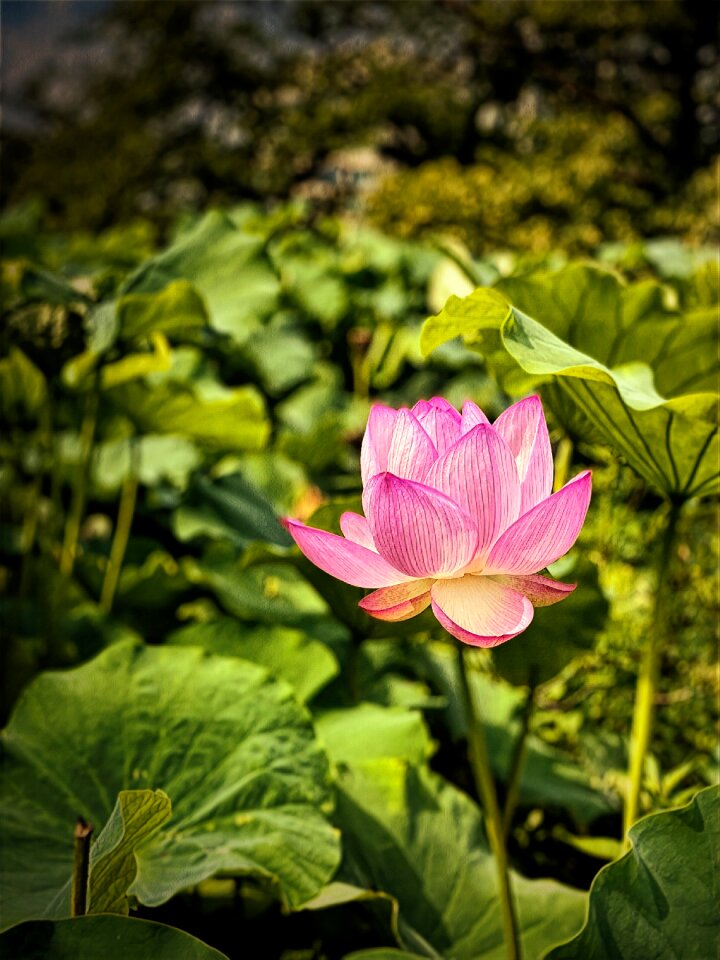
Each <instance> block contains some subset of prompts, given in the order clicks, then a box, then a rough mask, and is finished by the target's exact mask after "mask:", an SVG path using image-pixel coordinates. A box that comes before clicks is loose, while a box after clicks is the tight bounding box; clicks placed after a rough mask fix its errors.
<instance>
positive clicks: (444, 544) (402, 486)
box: [363, 473, 478, 577]
mask: <svg viewBox="0 0 720 960" xmlns="http://www.w3.org/2000/svg"><path fill="white" fill-rule="evenodd" d="M363 504H364V506H365V513H366V514H367V517H368V520H369V521H370V529H371V530H372V534H373V540H374V541H375V546H376V547H377V549H378V551H379V552H380V554H381V555H382V556H383V557H385V559H386V560H387V561H388V562H389V563H391V564H392V565H393V566H395V567H397V568H398V570H403V571H404V572H405V573H407V574H408V575H409V576H411V577H432V576H443V575H447V574H451V573H454V572H455V571H457V570H461V569H462V568H463V567H465V566H466V565H467V564H468V563H469V562H470V560H472V558H473V556H474V555H475V551H476V549H477V541H478V532H477V528H476V526H475V524H474V523H473V521H472V520H471V519H470V517H469V516H468V515H467V514H466V513H465V512H464V511H463V510H461V509H460V507H459V506H458V505H457V504H456V503H453V501H452V500H450V498H449V497H446V496H445V495H444V494H442V493H438V491H437V490H433V489H431V488H430V487H426V486H425V485H424V484H421V483H414V482H412V481H411V480H403V479H400V478H399V477H396V476H394V475H393V474H392V473H385V474H381V475H380V476H377V477H373V479H372V480H371V481H370V483H369V484H368V486H367V487H366V489H365V493H364V494H363Z"/></svg>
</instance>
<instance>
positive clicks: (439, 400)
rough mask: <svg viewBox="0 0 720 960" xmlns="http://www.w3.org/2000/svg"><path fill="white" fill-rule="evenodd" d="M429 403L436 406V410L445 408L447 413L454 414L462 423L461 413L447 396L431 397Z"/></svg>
mask: <svg viewBox="0 0 720 960" xmlns="http://www.w3.org/2000/svg"><path fill="white" fill-rule="evenodd" d="M428 403H429V404H430V406H431V407H435V409H436V410H444V411H445V413H449V414H451V416H453V417H454V418H455V419H456V420H457V422H458V423H460V414H459V413H458V412H457V410H456V409H455V407H454V406H453V405H452V404H451V403H450V401H449V400H446V399H445V397H431V398H430V399H429V400H428Z"/></svg>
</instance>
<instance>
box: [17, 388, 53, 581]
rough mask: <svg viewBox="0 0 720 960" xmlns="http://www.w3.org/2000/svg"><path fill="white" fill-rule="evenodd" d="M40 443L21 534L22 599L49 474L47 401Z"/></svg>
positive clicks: (41, 412) (42, 414)
mask: <svg viewBox="0 0 720 960" xmlns="http://www.w3.org/2000/svg"><path fill="white" fill-rule="evenodd" d="M37 437H38V443H39V446H40V450H41V454H42V457H43V463H42V464H41V466H40V468H39V469H38V471H37V473H36V474H35V478H34V479H33V483H32V487H31V492H30V505H29V507H28V509H27V512H26V514H25V516H24V517H23V525H22V533H21V537H20V540H21V550H22V554H23V558H22V565H21V569H20V586H19V590H18V592H19V594H20V596H21V597H25V596H26V595H27V592H28V589H29V586H30V570H31V564H32V552H33V547H34V546H35V538H36V536H37V528H38V520H39V517H40V497H41V495H42V484H43V478H44V475H45V473H47V470H48V466H47V462H48V458H49V454H50V449H51V446H52V418H51V413H50V404H49V403H48V401H47V400H45V402H44V403H43V405H42V408H41V411H40V417H39V423H38V431H37Z"/></svg>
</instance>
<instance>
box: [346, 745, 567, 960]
mask: <svg viewBox="0 0 720 960" xmlns="http://www.w3.org/2000/svg"><path fill="white" fill-rule="evenodd" d="M336 822H337V824H338V826H339V827H340V829H341V831H342V834H343V865H342V867H341V872H340V877H339V878H340V879H342V880H344V881H346V882H348V883H351V884H355V885H357V886H361V887H365V888H370V889H375V890H382V891H384V892H385V893H387V894H390V895H391V896H393V897H394V898H396V900H397V901H398V903H399V916H398V930H399V933H400V937H401V941H402V942H401V943H400V946H401V947H404V948H405V949H410V950H415V951H418V952H419V953H421V955H424V956H429V957H435V956H438V955H439V956H441V957H446V958H453V960H502V958H503V957H505V950H504V945H503V935H502V924H501V920H500V906H499V903H498V898H497V892H496V890H497V883H496V879H495V867H494V864H493V860H492V856H491V855H490V853H489V852H488V849H487V846H486V843H485V839H484V836H483V829H482V820H481V815H480V811H479V810H478V808H477V807H476V806H475V804H473V803H472V801H471V800H470V799H469V798H468V797H467V796H465V795H464V794H462V793H461V792H460V791H459V790H457V789H455V788H454V787H452V786H451V785H450V784H449V783H447V782H446V781H444V780H442V778H440V777H438V776H437V775H435V774H433V773H430V772H429V771H428V770H427V769H425V768H422V767H413V766H410V765H408V764H407V763H406V762H404V761H402V760H397V759H395V760H392V759H386V760H375V761H367V762H364V763H358V764H355V765H353V766H351V767H347V768H345V770H344V771H343V770H341V771H340V773H339V776H338V801H337V810H336ZM379 852H380V853H379ZM512 883H513V889H514V893H515V897H516V901H517V908H518V922H519V928H520V933H521V937H522V941H523V948H524V951H523V952H524V955H525V956H527V957H537V956H539V955H540V954H541V953H542V952H543V950H545V949H547V948H548V947H550V946H553V945H554V944H556V943H558V942H560V941H562V940H563V938H564V937H566V936H567V933H566V931H573V932H574V931H575V930H577V929H578V928H579V927H580V925H581V924H582V917H583V914H584V909H585V895H584V894H583V893H581V892H580V891H579V890H573V889H571V888H570V887H565V886H563V885H562V884H560V883H556V882H555V881H551V880H526V879H525V878H524V877H521V876H520V875H518V874H514V875H513V878H512Z"/></svg>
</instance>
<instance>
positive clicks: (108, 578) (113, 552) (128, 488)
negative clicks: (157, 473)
mask: <svg viewBox="0 0 720 960" xmlns="http://www.w3.org/2000/svg"><path fill="white" fill-rule="evenodd" d="M138 452H139V446H138V445H137V444H136V443H135V442H134V441H131V452H130V472H129V474H128V476H127V477H126V478H125V480H124V482H123V485H122V492H121V494H120V506H119V507H118V517H117V523H116V524H115V535H114V536H113V542H112V546H111V547H110V556H109V558H108V565H107V567H106V568H105V577H104V579H103V585H102V590H101V591H100V608H101V609H102V610H103V611H104V612H105V613H110V611H111V610H112V605H113V600H114V599H115V591H116V589H117V585H118V579H119V577H120V571H121V569H122V565H123V560H124V559H125V551H126V550H127V545H128V540H129V539H130V530H131V528H132V522H133V516H134V515H135V503H136V501H137V491H138V473H139V463H138V462H137V461H138Z"/></svg>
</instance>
